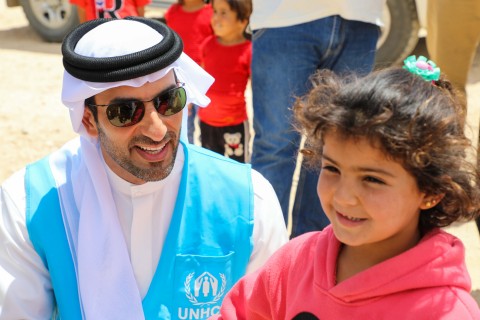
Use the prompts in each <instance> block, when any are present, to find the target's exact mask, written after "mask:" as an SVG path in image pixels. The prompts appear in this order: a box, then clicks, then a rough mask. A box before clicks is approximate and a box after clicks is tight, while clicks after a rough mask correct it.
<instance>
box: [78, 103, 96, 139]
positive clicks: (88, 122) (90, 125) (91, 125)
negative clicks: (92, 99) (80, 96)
mask: <svg viewBox="0 0 480 320" xmlns="http://www.w3.org/2000/svg"><path fill="white" fill-rule="evenodd" d="M82 124H83V126H84V127H85V130H87V133H88V134H89V135H90V136H92V137H93V138H96V137H97V136H98V128H97V122H96V121H95V117H94V116H93V113H92V110H90V109H89V108H87V107H85V108H84V110H83V118H82Z"/></svg>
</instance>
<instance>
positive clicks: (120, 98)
mask: <svg viewBox="0 0 480 320" xmlns="http://www.w3.org/2000/svg"><path fill="white" fill-rule="evenodd" d="M174 88H176V85H175V84H171V85H169V86H168V87H166V88H163V89H162V90H161V91H159V92H158V93H156V94H155V95H154V96H153V97H152V99H153V98H155V97H158V96H160V95H162V94H164V93H166V92H167V91H168V90H172V89H174ZM138 100H139V99H138V98H137V97H116V98H113V99H112V100H110V102H109V104H112V103H119V102H127V101H138ZM150 100H151V99H148V100H141V101H150Z"/></svg>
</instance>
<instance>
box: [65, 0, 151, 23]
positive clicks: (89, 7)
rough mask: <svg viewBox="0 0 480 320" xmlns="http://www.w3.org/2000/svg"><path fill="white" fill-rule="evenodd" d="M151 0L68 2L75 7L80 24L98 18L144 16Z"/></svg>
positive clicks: (86, 0) (73, 0) (81, 0)
mask: <svg viewBox="0 0 480 320" xmlns="http://www.w3.org/2000/svg"><path fill="white" fill-rule="evenodd" d="M150 2H151V0H70V3H72V4H74V5H75V6H76V7H77V13H78V19H79V21H80V23H82V22H85V21H89V20H93V19H98V18H117V19H121V18H125V17H128V16H136V17H143V16H145V6H147V5H148V4H150Z"/></svg>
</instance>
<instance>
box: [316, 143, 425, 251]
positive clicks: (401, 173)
mask: <svg viewBox="0 0 480 320" xmlns="http://www.w3.org/2000/svg"><path fill="white" fill-rule="evenodd" d="M324 142H325V145H324V149H323V160H322V170H321V173H320V178H319V180H318V187H317V191H318V195H319V197H320V201H321V203H322V206H323V209H324V210H325V213H326V215H327V216H328V218H329V219H330V222H331V224H332V226H333V230H334V233H335V236H336V237H337V238H338V239H339V240H340V242H342V243H344V244H345V245H346V246H351V247H357V248H358V247H361V248H364V249H366V250H369V251H370V252H373V251H372V249H373V250H375V251H374V252H376V253H379V254H381V252H384V253H386V254H388V253H389V252H392V253H395V252H397V253H400V252H403V251H405V250H407V249H408V248H410V247H411V246H413V245H415V244H416V242H417V241H418V239H419V231H418V223H419V216H420V209H426V204H425V203H426V200H427V199H426V195H425V194H424V193H422V192H420V191H419V189H418V186H417V183H416V181H415V179H414V177H413V176H412V175H411V174H410V173H409V172H407V171H406V170H405V169H404V168H403V167H402V165H401V164H400V163H398V162H396V161H393V160H390V159H388V158H386V157H385V154H384V153H383V152H382V151H380V150H379V149H377V148H374V147H373V146H372V145H371V143H370V142H369V141H367V140H366V139H363V138H362V139H360V140H358V141H356V140H355V141H354V140H346V141H345V140H344V139H341V137H339V136H338V135H336V134H335V133H327V135H326V136H325V140H324ZM379 251H380V252H379Z"/></svg>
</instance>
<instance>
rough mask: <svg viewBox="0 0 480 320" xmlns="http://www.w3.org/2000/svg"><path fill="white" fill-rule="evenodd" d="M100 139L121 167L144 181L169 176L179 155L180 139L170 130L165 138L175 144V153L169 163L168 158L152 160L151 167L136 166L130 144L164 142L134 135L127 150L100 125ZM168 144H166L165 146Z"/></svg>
mask: <svg viewBox="0 0 480 320" xmlns="http://www.w3.org/2000/svg"><path fill="white" fill-rule="evenodd" d="M98 139H99V140H100V145H101V146H102V147H103V148H104V150H105V152H106V153H107V154H108V155H109V156H110V157H111V158H112V160H113V161H115V162H116V163H117V164H118V165H119V166H120V167H122V168H123V169H125V170H126V171H128V172H129V173H130V174H132V175H133V176H135V177H137V178H138V179H141V180H143V181H146V182H149V181H160V180H163V179H165V178H166V177H168V175H169V174H170V173H171V172H172V170H173V166H174V164H175V158H176V156H177V149H178V139H177V135H176V134H175V133H174V132H172V131H168V132H167V133H166V134H165V138H164V140H169V142H168V143H167V144H173V148H172V149H173V153H172V158H171V160H170V162H169V163H166V162H165V161H168V159H166V160H165V161H161V162H151V163H150V164H149V165H150V167H149V168H141V167H138V166H136V165H135V164H134V163H133V162H132V160H131V159H130V152H129V150H130V146H133V145H135V144H139V143H140V144H146V145H150V146H153V145H159V144H162V143H163V142H155V141H154V140H152V139H150V138H147V137H145V136H140V137H134V138H132V140H131V141H130V142H129V146H126V147H125V148H126V150H123V151H122V149H121V148H119V147H118V146H117V145H115V143H114V142H113V141H112V140H110V139H109V138H108V136H107V135H106V134H105V132H104V131H103V129H102V128H100V127H98ZM166 147H167V145H165V148H166Z"/></svg>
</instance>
